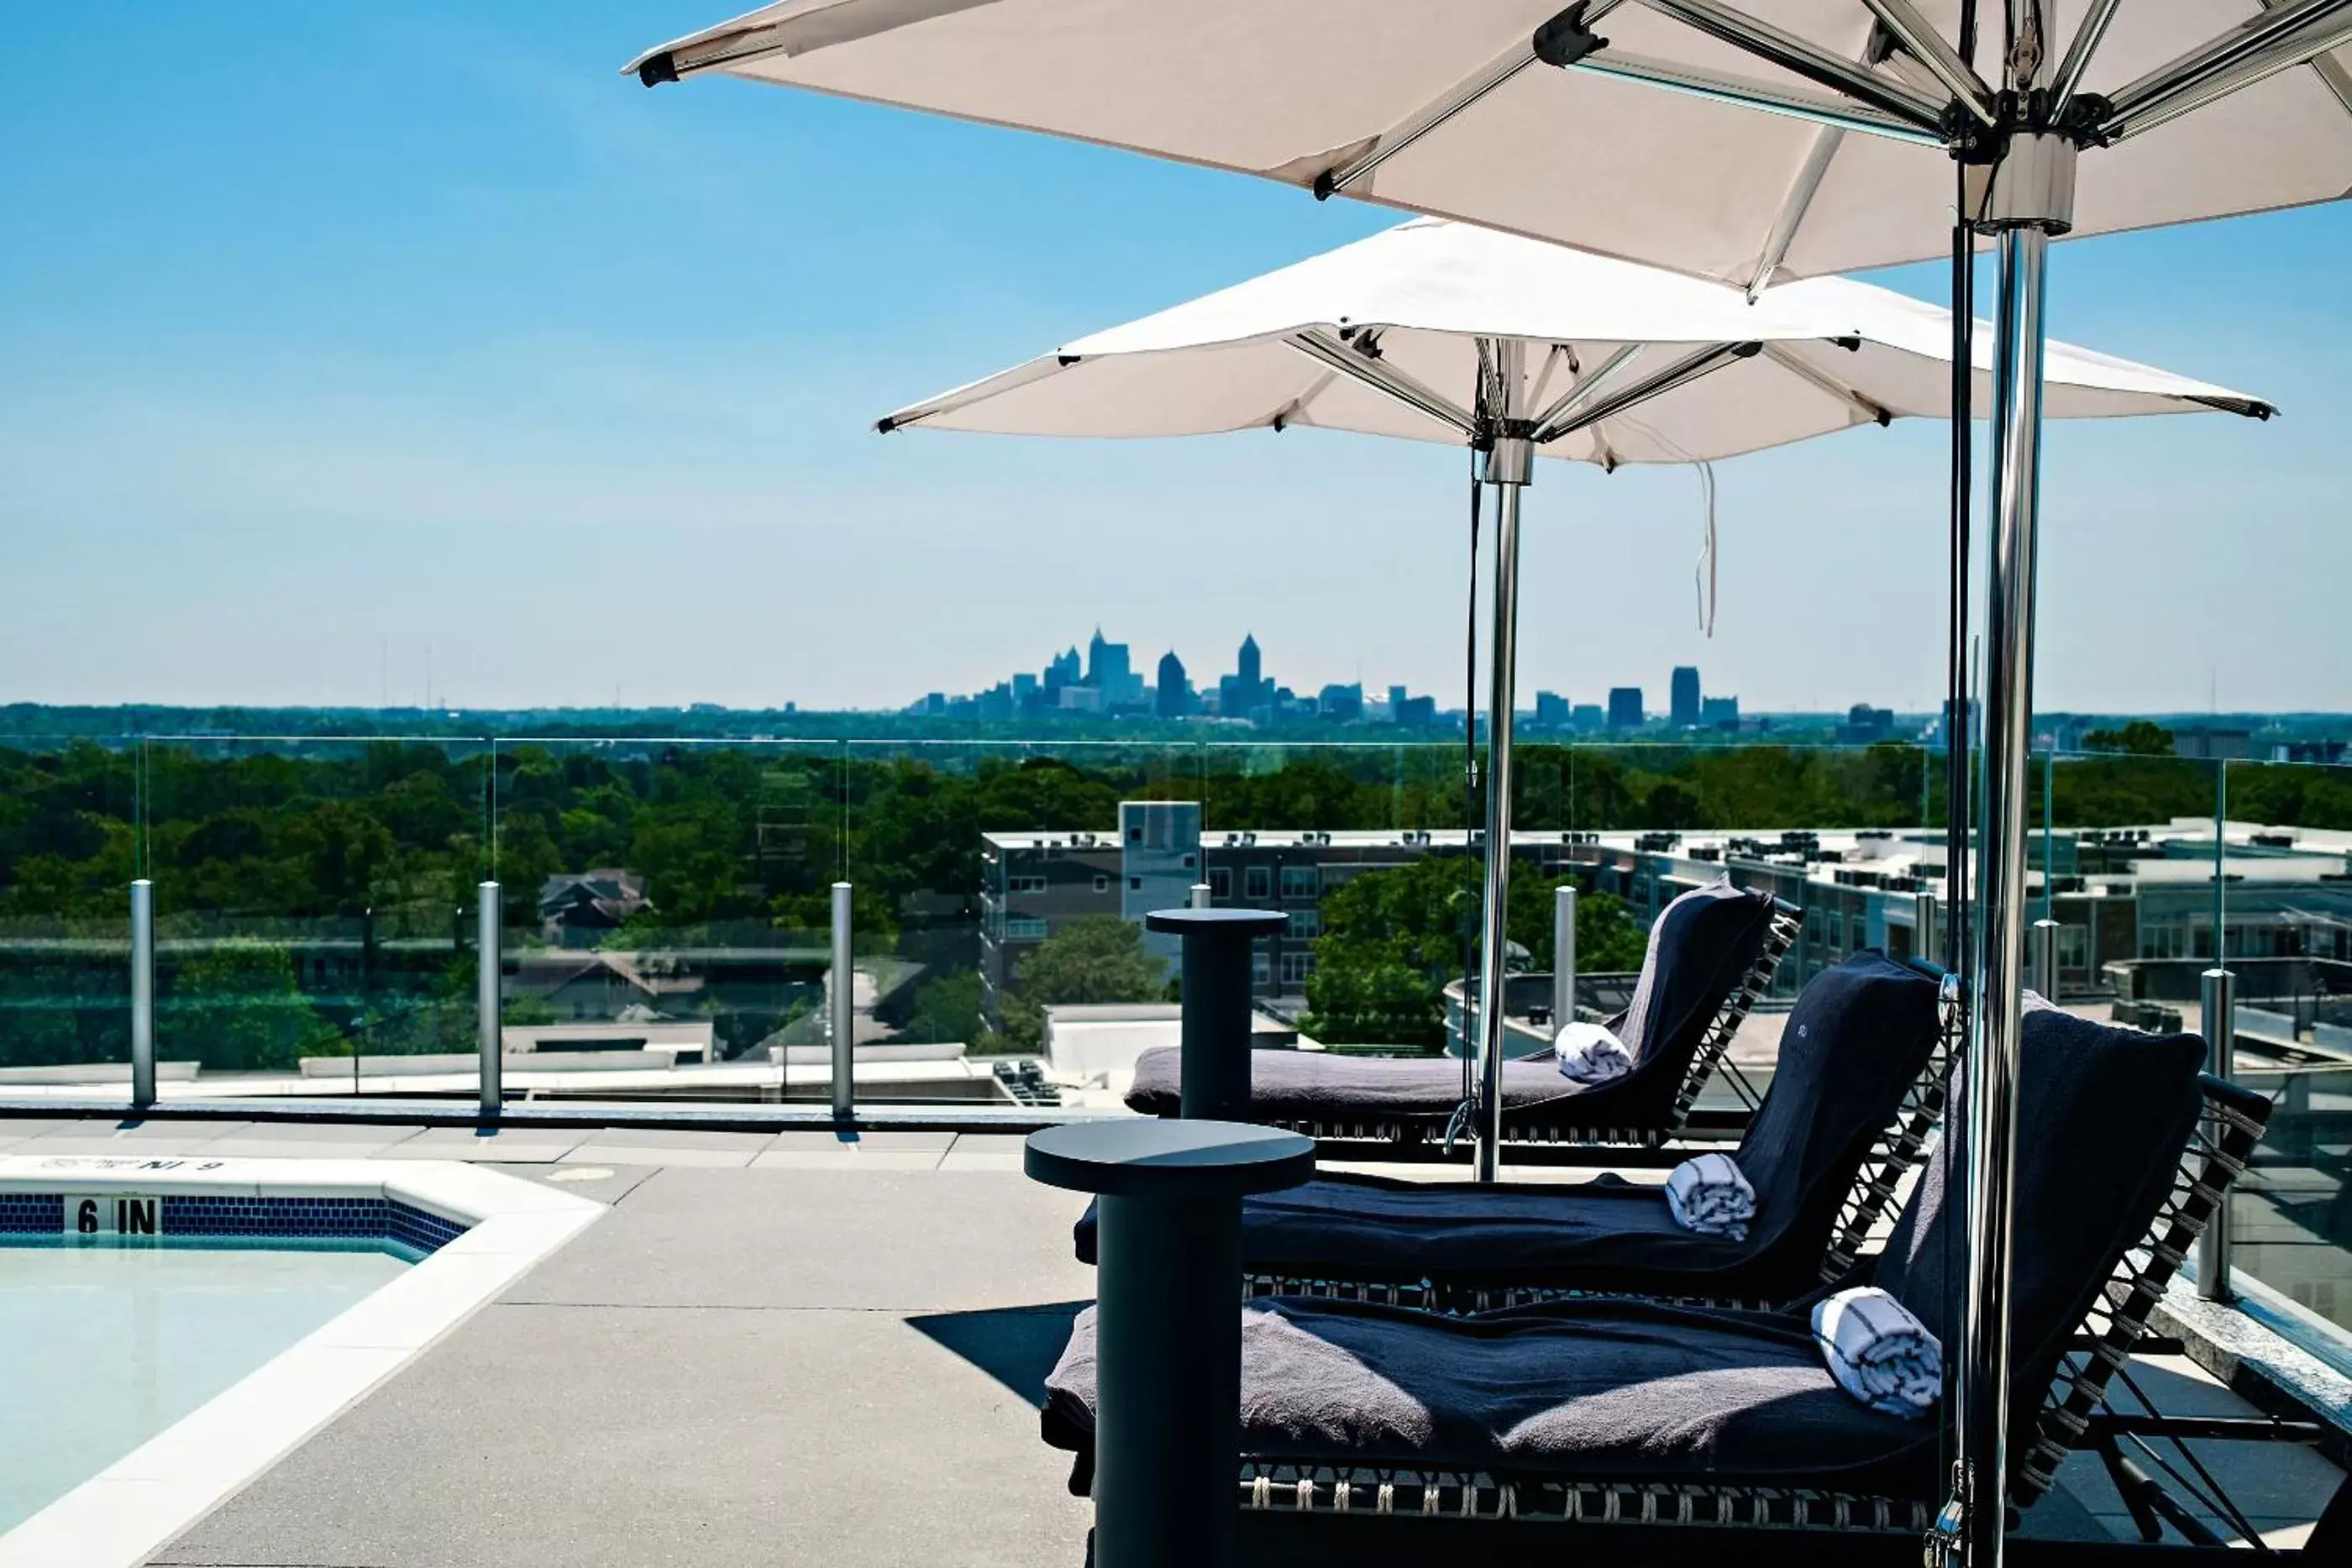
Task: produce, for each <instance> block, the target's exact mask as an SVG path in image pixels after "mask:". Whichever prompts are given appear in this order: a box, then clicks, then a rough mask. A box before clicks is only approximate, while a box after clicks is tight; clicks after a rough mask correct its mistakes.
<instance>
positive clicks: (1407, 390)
mask: <svg viewBox="0 0 2352 1568" xmlns="http://www.w3.org/2000/svg"><path fill="white" fill-rule="evenodd" d="M1283 341H1284V342H1285V343H1286V344H1287V345H1289V346H1290V347H1291V348H1293V349H1295V350H1297V351H1298V352H1300V353H1302V354H1304V355H1306V356H1307V358H1308V359H1310V360H1313V361H1316V362H1317V363H1318V364H1324V365H1328V366H1329V367H1330V368H1331V369H1333V370H1335V371H1339V373H1340V374H1341V375H1344V376H1349V377H1352V378H1353V379H1354V380H1356V381H1359V382H1362V383H1363V384H1364V385H1366V386H1368V387H1370V388H1371V389H1372V390H1373V391H1374V392H1381V393H1382V394H1384V395H1386V396H1388V397H1391V398H1393V399H1394V400H1395V401H1397V402H1401V403H1402V404H1404V405H1405V407H1407V408H1410V409H1412V410H1413V411H1414V412H1416V413H1424V414H1427V415H1428V416H1429V417H1430V418H1432V419H1434V420H1436V421H1438V422H1439V423H1444V424H1450V425H1452V426H1453V427H1454V429H1455V430H1458V431H1460V432H1461V433H1462V434H1464V435H1465V436H1468V437H1472V438H1474V439H1475V437H1476V435H1477V434H1478V423H1477V421H1476V420H1475V419H1474V418H1472V417H1471V416H1470V415H1469V414H1468V413H1465V412H1463V410H1462V409H1461V408H1460V407H1458V406H1457V405H1456V404H1454V403H1453V402H1449V401H1448V400H1447V399H1446V398H1445V397H1444V396H1443V395H1441V394H1440V393H1438V392H1433V391H1431V390H1430V389H1429V388H1428V387H1425V386H1423V385H1422V384H1421V382H1417V381H1415V380H1413V379H1412V377H1411V376H1408V375H1406V374H1405V373H1404V372H1403V371H1399V370H1396V369H1394V368H1393V367H1391V366H1388V365H1384V364H1381V363H1379V362H1378V361H1372V360H1367V359H1366V358H1364V357H1363V356H1362V355H1361V354H1358V353H1354V352H1352V351H1350V350H1349V348H1348V346H1347V345H1346V344H1345V343H1342V342H1340V341H1339V340H1338V339H1336V338H1333V337H1332V336H1330V334H1328V333H1327V332H1325V331H1324V330H1323V329H1320V328H1318V327H1310V328H1307V329H1306V330H1304V331H1298V332H1293V333H1290V334H1289V335H1288V336H1286V337H1285V338H1284V339H1283Z"/></svg>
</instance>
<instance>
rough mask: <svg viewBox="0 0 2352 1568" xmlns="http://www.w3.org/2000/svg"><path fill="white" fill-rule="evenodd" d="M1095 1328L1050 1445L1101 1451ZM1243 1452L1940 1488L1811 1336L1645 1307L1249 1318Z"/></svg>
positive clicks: (1073, 1356) (1569, 1305)
mask: <svg viewBox="0 0 2352 1568" xmlns="http://www.w3.org/2000/svg"><path fill="white" fill-rule="evenodd" d="M1094 1333H1095V1325H1094V1312H1093V1310H1092V1309H1088V1310H1087V1312H1083V1313H1081V1314H1080V1315H1079V1317H1078V1320H1077V1322H1076V1324H1075V1325H1074V1329H1073V1332H1072V1334H1071V1338H1070V1343H1069V1347H1068V1348H1067V1350H1066V1351H1065V1352H1064V1354H1063V1357H1062V1361H1061V1363H1060V1364H1059V1365H1057V1366H1056V1367H1055V1369H1054V1371H1053V1373H1052V1374H1051V1375H1049V1376H1048V1377H1047V1379H1046V1383H1045V1389H1046V1403H1045V1414H1044V1416H1043V1430H1044V1433H1045V1438H1046V1441H1048V1442H1049V1443H1052V1444H1054V1445H1055V1447H1058V1448H1071V1449H1074V1450H1077V1451H1079V1452H1081V1453H1084V1452H1087V1451H1089V1450H1090V1448H1091V1446H1092V1441H1093V1427H1094V1406H1093V1390H1094V1386H1095V1377H1094V1371H1095V1367H1094V1343H1095V1342H1094ZM1242 1446H1243V1448H1244V1450H1245V1451H1246V1452H1248V1453H1249V1454H1251V1455H1252V1456H1255V1457H1258V1458H1274V1459H1285V1458H1290V1459H1302V1460H1331V1459H1335V1458H1344V1459H1345V1460H1347V1461H1350V1462H1355V1463H1360V1464H1367V1465H1381V1464H1392V1465H1398V1466H1406V1467H1423V1468H1429V1469H1463V1470H1478V1471H1485V1472H1487V1473H1490V1474H1502V1475H1508V1474H1512V1473H1519V1474H1539V1475H1543V1476H1548V1477H1591V1478H1595V1479H1599V1478H1612V1479H1616V1478H1636V1479H1699V1478H1704V1477H1708V1476H1715V1475H1729V1476H1737V1477H1739V1478H1742V1479H1786V1480H1790V1481H1801V1480H1803V1479H1808V1478H1812V1477H1817V1476H1822V1475H1833V1476H1837V1477H1840V1478H1841V1484H1847V1479H1848V1478H1851V1477H1853V1476H1854V1475H1856V1474H1859V1473H1865V1472H1866V1473H1868V1474H1870V1475H1872V1476H1874V1478H1876V1479H1879V1480H1880V1481H1881V1482H1883V1483H1884V1484H1888V1485H1896V1484H1906V1483H1907V1484H1909V1485H1914V1486H1919V1487H1924V1486H1926V1485H1927V1483H1928V1482H1929V1480H1930V1479H1932V1476H1933V1472H1934V1469H1935V1463H1934V1458H1935V1428H1934V1427H1933V1426H1932V1424H1928V1423H1923V1422H1919V1421H1906V1420H1902V1419H1898V1418H1896V1417H1895V1416H1885V1415H1881V1414H1879V1413H1878V1412H1875V1411H1873V1410H1869V1409H1865V1408H1864V1406H1861V1405H1858V1404H1856V1403H1855V1402H1854V1401H1853V1399H1852V1398H1850V1397H1848V1396H1846V1395H1845V1394H1844V1393H1843V1391H1842V1390H1841V1389H1839V1387H1838V1386H1837V1385H1836V1383H1835V1382H1834V1381H1833V1380H1832V1378H1831V1376H1830V1375H1829V1372H1828V1371H1827V1369H1826V1368H1825V1367H1824V1366H1823V1365H1822V1358H1821V1353H1820V1352H1819V1350H1817V1349H1816V1348H1815V1347H1814V1344H1813V1343H1812V1337H1811V1331H1810V1330H1809V1328H1808V1327H1807V1325H1806V1324H1805V1323H1804V1322H1802V1321H1801V1320H1796V1319H1790V1318H1787V1317H1784V1316H1781V1315H1780V1314H1775V1313H1731V1312H1716V1313H1707V1312H1696V1311H1691V1310H1688V1309H1679V1308H1674V1307H1667V1306H1660V1305H1655V1304H1651V1303H1644V1302H1635V1301H1566V1302H1558V1303H1552V1304H1548V1305H1546V1306H1543V1307H1536V1308H1522V1309H1518V1310H1516V1311H1513V1312H1491V1313H1487V1314H1485V1315H1483V1316H1480V1317H1473V1318H1435V1317H1430V1316H1427V1315H1424V1314H1421V1313H1415V1312H1403V1311H1400V1310H1397V1309H1393V1308H1383V1307H1368V1306H1344V1307H1343V1306H1339V1305H1326V1304H1318V1303H1314V1302H1307V1301H1283V1300H1276V1301H1265V1302H1260V1303H1257V1304H1255V1305H1252V1306H1250V1307H1247V1308H1245V1309H1244V1311H1243V1313H1242Z"/></svg>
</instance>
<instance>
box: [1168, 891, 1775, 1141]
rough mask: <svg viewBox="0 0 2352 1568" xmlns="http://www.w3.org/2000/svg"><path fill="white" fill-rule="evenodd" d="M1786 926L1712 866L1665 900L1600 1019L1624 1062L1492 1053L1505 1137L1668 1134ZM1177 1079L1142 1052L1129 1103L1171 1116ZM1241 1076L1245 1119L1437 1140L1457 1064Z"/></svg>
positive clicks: (1338, 1060) (1315, 1132) (1325, 1133)
mask: <svg viewBox="0 0 2352 1568" xmlns="http://www.w3.org/2000/svg"><path fill="white" fill-rule="evenodd" d="M1798 928H1799V914H1798V911H1797V910H1796V908H1795V907H1794V906H1793V905H1790V904H1786V903H1783V902H1782V901H1780V900H1779V899H1776V898H1774V897H1773V896H1772V895H1771V894H1768V893H1762V892H1759V891H1756V890H1753V889H1748V888H1739V887H1734V886H1733V885H1732V884H1731V883H1730V881H1729V879H1727V878H1724V877H1718V878H1717V879H1716V880H1715V881H1713V882H1711V883H1707V884H1706V886H1704V887H1699V888H1694V889H1693V890H1691V891H1690V892H1688V893H1685V894H1683V895H1682V896H1681V897H1679V898H1677V899H1675V901H1674V902H1673V903H1672V904H1668V905H1666V907H1665V909H1664V912H1663V913H1661V914H1660V915H1659V916H1658V919H1657V923H1656V924H1655V925H1654V926H1652V927H1651V930H1650V946H1649V951H1648V953H1647V954H1646V955H1645V956H1644V957H1643V962H1642V977H1641V980H1640V983H1639V984H1638V985H1637V986H1636V987H1635V988H1634V992H1633V1006H1632V1007H1630V1008H1628V1009H1626V1011H1625V1012H1624V1014H1623V1015H1622V1016H1621V1017H1620V1018H1618V1019H1612V1020H1611V1026H1612V1028H1613V1029H1614V1030H1615V1031H1616V1033H1617V1035H1618V1037H1619V1038H1620V1039H1621V1040H1623V1041H1624V1044H1625V1048H1626V1051H1628V1052H1629V1053H1630V1054H1631V1055H1632V1057H1633V1071H1631V1072H1628V1073H1626V1074H1625V1075H1624V1076H1622V1077H1621V1078H1617V1079H1613V1080H1612V1081H1610V1082H1607V1083H1601V1084H1584V1083H1578V1082H1573V1081H1571V1080H1570V1079H1568V1078H1564V1077H1562V1076H1561V1075H1560V1074H1559V1072H1558V1071H1556V1070H1555V1064H1554V1061H1553V1059H1552V1056H1551V1054H1550V1053H1549V1051H1547V1052H1545V1053H1543V1054H1542V1055H1541V1056H1540V1057H1538V1058H1534V1059H1530V1060H1528V1061H1506V1062H1504V1063H1503V1074H1502V1082H1503V1138H1504V1142H1505V1143H1506V1144H1585V1145H1591V1144H1598V1145H1657V1144H1661V1143H1664V1141H1666V1140H1667V1139H1669V1138H1671V1137H1673V1136H1675V1134H1677V1133H1679V1132H1681V1131H1682V1128H1683V1124H1684V1122H1685V1120H1686V1119H1687V1118H1688V1117H1689V1115H1690V1109H1691V1104H1692V1103H1693V1102H1694V1101H1696V1099H1697V1098H1698V1092H1699V1090H1700V1089H1701V1088H1702V1087H1703V1086H1705V1084H1706V1081H1707V1079H1708V1077H1709V1076H1711V1075H1712V1074H1713V1072H1714V1071H1715V1069H1716V1066H1717V1063H1718V1062H1720V1061H1722V1060H1723V1057H1724V1054H1725V1053H1726V1052H1727V1051H1729V1050H1730V1049H1731V1037H1732V1036H1733V1035H1734V1034H1736V1033H1738V1030H1739V1024H1740V1020H1741V1019H1745V1018H1746V1017H1747V1016H1748V1009H1750V1008H1752V1007H1754V1006H1755V1005H1756V1002H1757V999H1758V998H1760V997H1761V996H1762V995H1763V994H1764V992H1765V991H1766V989H1767V988H1769V986H1770V985H1771V981H1772V972H1773V970H1774V969H1776V968H1777V967H1779V966H1780V959H1781V956H1783V955H1784V954H1786V953H1787V952H1788V950H1789V947H1790V945H1791V944H1792V943H1793V942H1794V941H1795V940H1796V936H1797V931H1798ZM1250 1079H1251V1084H1250V1088H1251V1099H1250V1118H1249V1119H1250V1120H1251V1121H1253V1122H1258V1123H1264V1124H1269V1125H1273V1126H1279V1127H1288V1128H1290V1129H1292V1130H1293V1131H1296V1132H1300V1133H1305V1134H1307V1135H1308V1136H1310V1137H1314V1138H1318V1139H1325V1140H1331V1141H1347V1142H1373V1143H1380V1144H1385V1145H1391V1146H1393V1145H1417V1144H1420V1143H1422V1142H1423V1141H1430V1142H1436V1141H1441V1140H1443V1139H1444V1137H1445V1135H1446V1131H1447V1128H1448V1127H1449V1126H1450V1125H1451V1124H1453V1123H1454V1113H1455V1112H1456V1111H1457V1110H1458V1109H1459V1108H1460V1107H1461V1105H1462V1103H1463V1092H1462V1091H1463V1064H1462V1062H1460V1061H1455V1060H1449V1059H1445V1058H1410V1059H1398V1058H1391V1057H1359V1056H1348V1055H1343V1054H1340V1053H1339V1052H1334V1051H1252V1052H1251V1053H1250ZM1180 1087H1181V1056H1180V1055H1179V1053H1178V1052H1177V1051H1174V1050H1173V1049H1167V1048H1163V1049H1161V1050H1158V1051H1145V1052H1144V1053H1143V1054H1142V1055H1141V1056H1139V1057H1138V1058H1137V1059H1136V1064H1135V1082H1134V1083H1133V1085H1132V1086H1131V1087H1130V1088H1129V1091H1128V1094H1127V1103H1128V1105H1129V1108H1130V1109H1132V1110H1136V1111H1139V1112H1141V1113H1144V1114H1145V1115H1148V1116H1173V1115H1175V1114H1176V1113H1177V1110H1178V1104H1179V1101H1180V1098H1181V1096H1180Z"/></svg>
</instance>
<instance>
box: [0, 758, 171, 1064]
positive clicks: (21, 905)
mask: <svg viewBox="0 0 2352 1568" xmlns="http://www.w3.org/2000/svg"><path fill="white" fill-rule="evenodd" d="M138 768H139V747H138V743H137V742H136V741H135V740H128V739H96V740H76V741H70V742H68V741H63V740H59V739H57V738H55V737H0V1097H7V1096H9V1095H12V1094H16V1093H26V1094H47V1093H54V1092H71V1091H72V1090H74V1089H76V1088H77V1087H79V1086H85V1085H87V1086H93V1087H94V1086H97V1085H100V1084H103V1085H105V1086H107V1090H108V1092H110V1093H118V1092H121V1089H122V1087H123V1086H125V1085H127V1084H128V1082H129V1081H130V1071H131V1069H130V1053H131V1026H130V1016H131V1015H130V994H131V993H130V975H131V969H130V956H131V950H130V925H129V909H130V894H129V886H130V883H131V879H132V878H133V877H135V876H137V875H139V874H141V873H142V871H143V869H144V867H143V865H142V859H141V855H140V846H139V833H138V828H139V812H138Z"/></svg>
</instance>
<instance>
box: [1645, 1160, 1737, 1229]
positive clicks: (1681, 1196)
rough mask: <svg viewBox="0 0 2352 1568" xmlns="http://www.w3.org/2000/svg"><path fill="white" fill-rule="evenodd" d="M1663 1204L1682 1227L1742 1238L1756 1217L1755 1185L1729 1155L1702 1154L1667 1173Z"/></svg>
mask: <svg viewBox="0 0 2352 1568" xmlns="http://www.w3.org/2000/svg"><path fill="white" fill-rule="evenodd" d="M1666 1207H1667V1209H1668V1210H1669V1211H1670V1212H1671V1213H1672V1214H1673V1215H1674V1217H1675V1224H1676V1225H1679V1226H1681V1227H1682V1228H1684V1229H1685V1230H1696V1231H1698V1232H1700V1233H1701V1234H1702V1235H1706V1236H1724V1237H1728V1238H1730V1239H1732V1240H1734V1241H1745V1240H1747V1239H1748V1221H1749V1220H1751V1219H1753V1218H1756V1189H1755V1188H1754V1187H1752V1186H1748V1177H1747V1176H1745V1175H1744V1174H1743V1173H1742V1172H1741V1171H1740V1168H1739V1163H1738V1161H1737V1160H1734V1159H1733V1158H1732V1157H1731V1156H1730V1155H1699V1157H1698V1158H1696V1159H1695V1160H1685V1161H1684V1162H1683V1163H1682V1164H1680V1165H1678V1166H1675V1168H1674V1170H1673V1171H1672V1172H1671V1173H1670V1174H1669V1175H1668V1176H1667V1177H1666Z"/></svg>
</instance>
